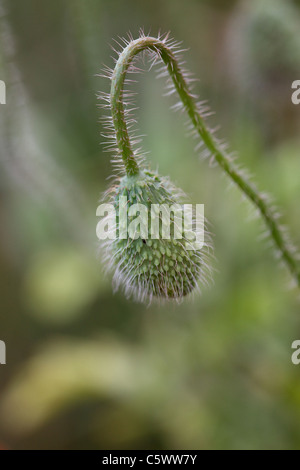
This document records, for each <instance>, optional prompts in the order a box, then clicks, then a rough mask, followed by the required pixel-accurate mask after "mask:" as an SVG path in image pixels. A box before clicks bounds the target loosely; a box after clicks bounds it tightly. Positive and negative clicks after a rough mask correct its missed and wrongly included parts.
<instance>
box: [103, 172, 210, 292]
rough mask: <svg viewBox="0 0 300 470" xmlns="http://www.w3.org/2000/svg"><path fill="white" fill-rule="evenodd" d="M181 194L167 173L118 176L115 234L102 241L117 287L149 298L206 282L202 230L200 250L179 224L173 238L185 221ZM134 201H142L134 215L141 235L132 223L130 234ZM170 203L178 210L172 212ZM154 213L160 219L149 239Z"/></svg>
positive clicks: (114, 195) (114, 199)
mask: <svg viewBox="0 0 300 470" xmlns="http://www.w3.org/2000/svg"><path fill="white" fill-rule="evenodd" d="M121 198H122V199H121ZM181 199H182V192H181V191H180V190H178V189H177V188H176V187H175V186H173V185H172V184H171V183H170V181H169V180H168V179H166V178H162V177H160V176H158V175H157V174H155V173H153V172H150V171H147V170H144V171H140V172H139V174H138V175H135V176H124V177H122V178H121V179H120V181H119V184H118V185H117V186H116V187H115V188H114V190H113V193H112V195H111V201H112V202H113V204H114V208H115V210H116V214H117V217H116V234H117V236H116V239H115V240H109V242H108V243H107V259H108V260H110V268H111V270H112V271H113V272H114V283H115V286H116V288H119V287H122V288H123V289H124V290H125V293H126V294H127V295H131V294H133V296H134V297H135V298H136V299H137V300H140V301H144V300H151V299H153V298H159V299H176V300H180V299H182V298H183V297H184V296H186V295H187V294H189V293H190V292H192V291H193V290H194V289H195V288H197V287H198V285H199V283H201V282H206V278H207V275H210V264H209V263H207V257H208V252H209V250H210V237H209V235H208V234H207V235H206V237H207V241H206V240H205V241H206V244H205V246H204V247H203V248H202V249H201V250H199V249H195V248H193V247H192V243H191V240H190V239H188V238H187V237H186V232H184V230H182V236H181V239H176V238H175V236H177V235H176V234H177V233H178V228H180V227H179V225H180V224H182V227H184V225H183V222H184V217H183V213H184V212H183V206H182V205H181ZM124 200H125V201H126V202H127V205H126V211H127V226H128V236H127V237H126V238H121V237H120V235H121V233H122V229H121V222H120V214H121V213H122V207H121V201H124ZM135 204H140V205H142V206H143V207H144V208H145V209H146V211H145V212H147V217H146V219H145V218H143V219H139V220H140V224H139V225H144V227H143V228H142V229H141V227H139V229H141V230H140V231H141V232H143V233H141V236H139V234H140V231H139V230H138V229H137V227H135V228H136V231H135V233H134V234H131V235H133V236H130V224H132V223H134V221H135V220H136V217H134V216H131V215H130V213H131V209H132V208H134V207H136V206H134V205H135ZM153 205H154V206H153ZM157 205H159V206H160V207H163V208H169V210H170V212H169V214H165V215H170V217H163V212H160V210H159V208H158V206H157ZM172 208H173V209H174V208H175V209H177V211H174V212H173V211H172ZM179 209H180V210H179ZM153 217H156V221H157V222H159V224H158V228H159V230H158V233H157V234H156V236H158V237H159V238H158V239H156V238H155V239H153ZM123 222H124V221H123V220H122V224H123ZM166 234H168V235H169V237H168V238H167V239H165V238H164V235H166ZM134 235H136V237H135V236H134Z"/></svg>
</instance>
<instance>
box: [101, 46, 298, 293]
mask: <svg viewBox="0 0 300 470" xmlns="http://www.w3.org/2000/svg"><path fill="white" fill-rule="evenodd" d="M144 50H148V51H153V52H155V53H157V54H158V56H159V57H160V58H161V59H162V61H163V62H164V64H165V65H166V67H167V70H168V72H169V74H170V76H171V78H172V81H173V83H174V86H175V89H176V91H177V92H178V95H179V97H180V100H181V102H182V105H183V106H184V108H185V110H186V112H187V113H188V115H189V117H190V119H191V121H192V124H193V126H194V128H195V130H196V131H197V133H198V134H199V136H200V137H201V139H202V140H203V142H204V144H205V145H206V147H207V148H208V150H209V151H210V153H211V156H212V157H213V158H214V159H215V161H216V162H217V163H218V164H219V166H220V167H221V168H222V169H223V170H224V171H225V173H227V175H228V176H229V177H230V179H231V180H232V181H233V182H234V183H236V185H237V186H238V187H239V188H240V190H241V191H242V193H243V194H244V195H246V196H247V197H248V198H249V199H250V200H251V201H252V203H253V204H254V206H255V207H256V208H257V209H258V210H259V213H260V215H261V217H262V218H263V219H264V221H265V223H266V226H267V228H268V230H269V233H270V236H271V238H272V240H273V242H274V244H275V247H276V248H277V249H278V250H279V252H280V255H281V256H280V257H281V259H282V260H283V261H284V262H285V263H286V265H287V266H288V268H289V270H290V272H291V274H292V276H293V278H294V279H295V280H296V282H297V284H298V286H299V287H300V266H299V262H298V259H297V256H296V251H295V250H294V248H293V247H292V246H291V245H290V243H289V241H288V240H287V237H286V234H285V231H284V230H283V228H282V227H281V225H280V224H279V222H278V215H277V213H276V211H275V210H274V209H273V208H272V206H271V204H270V202H269V201H268V199H267V198H266V197H265V195H264V194H262V193H260V192H259V191H258V189H257V188H256V186H255V185H254V184H253V183H251V182H249V181H248V179H247V178H246V177H245V176H244V174H243V173H242V172H241V171H240V170H238V169H237V167H236V165H235V164H234V163H233V161H232V159H231V157H230V156H229V155H227V154H226V152H225V151H224V150H223V148H222V145H221V144H220V143H219V142H218V140H217V139H216V138H215V137H214V135H213V133H212V132H211V131H210V129H209V128H208V127H207V125H206V123H205V120H204V118H203V117H202V113H201V110H200V109H199V106H198V104H197V102H196V100H195V98H194V97H193V95H192V94H191V92H190V89H189V85H188V83H187V80H186V78H185V76H184V72H183V71H182V69H181V67H180V65H179V62H178V60H177V58H176V56H175V53H174V52H173V50H172V48H171V47H169V46H168V45H167V43H166V41H164V40H161V39H159V38H153V37H140V38H139V39H136V40H132V41H130V42H129V44H128V45H127V47H125V48H124V50H123V51H122V52H121V53H120V55H119V58H118V61H117V63H116V66H115V69H114V72H113V75H112V82H111V95H110V105H111V112H112V119H113V124H114V127H115V131H116V140H117V144H118V148H119V151H120V153H121V156H122V159H123V162H124V165H125V169H126V173H127V174H128V175H129V176H131V175H137V174H138V173H139V166H138V163H137V161H136V159H135V156H134V152H133V149H132V145H131V142H130V137H129V134H128V129H127V123H126V118H125V109H124V103H123V91H124V82H125V78H126V72H127V71H128V68H129V67H130V65H131V63H132V61H133V59H134V57H135V56H136V55H137V54H138V53H140V52H142V51H144Z"/></svg>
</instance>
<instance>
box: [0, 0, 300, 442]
mask: <svg viewBox="0 0 300 470" xmlns="http://www.w3.org/2000/svg"><path fill="white" fill-rule="evenodd" d="M299 26H300V2H299V1H298V2H296V1H292V0H289V1H287V0H282V1H281V0H280V1H279V0H259V1H257V0H255V1H251V2H249V1H245V2H243V1H242V2H240V1H230V0H227V1H224V0H206V1H205V0H185V1H184V2H183V1H179V0H163V1H161V0H152V1H151V2H141V1H138V0H127V1H126V2H125V1H123V2H122V1H120V0H53V1H52V2H45V1H40V0H14V1H13V2H11V1H9V2H8V1H5V0H1V1H0V34H1V36H0V40H1V50H0V67H1V68H0V79H1V80H5V82H6V84H7V104H6V105H5V106H4V105H0V113H1V114H0V138H1V145H0V166H1V172H0V277H1V284H0V299H1V305H0V339H1V340H3V341H5V342H6V347H7V365H5V366H0V447H4V448H11V449H95V448H97V449H116V448H120V449H193V448H194V449H299V448H300V366H298V368H297V366H294V365H293V364H292V362H291V354H292V350H291V344H292V342H293V341H294V340H295V339H300V315H299V313H300V312H299V291H297V290H296V289H293V288H292V286H291V280H290V276H289V274H288V273H287V271H286V270H285V268H283V269H280V268H279V269H278V266H277V261H276V260H275V259H274V256H273V255H274V253H273V251H272V249H271V248H270V247H269V246H268V243H266V242H265V241H263V240H262V237H261V235H262V233H263V227H262V225H261V223H260V222H259V221H258V220H257V219H255V217H253V215H254V214H253V210H252V209H251V208H250V205H249V204H248V203H247V201H244V200H243V198H242V197H241V195H240V193H239V192H238V190H237V189H235V188H232V189H229V190H228V188H229V186H230V185H229V183H228V180H227V179H226V178H225V177H224V176H223V175H222V173H221V171H220V170H219V169H218V168H211V167H210V165H209V162H207V161H203V160H201V159H200V158H199V156H198V154H197V152H195V150H194V146H195V142H194V141H193V140H191V139H190V138H189V137H188V135H187V134H188V132H187V128H186V126H185V121H186V118H185V116H183V115H180V114H174V113H172V112H171V110H170V105H171V104H173V102H172V100H170V99H169V98H163V99H162V94H163V93H164V91H165V88H164V82H163V81H162V80H158V79H156V76H155V71H154V70H152V71H151V72H149V73H145V74H141V75H139V76H138V83H137V84H135V85H134V89H135V91H137V92H138V96H137V105H138V106H139V110H138V111H136V119H137V122H138V127H139V129H140V130H141V133H142V134H146V137H145V138H144V143H143V145H144V149H145V150H146V151H149V152H150V154H149V156H148V158H149V162H151V165H152V168H154V169H155V168H157V167H158V168H159V171H160V174H162V175H169V176H170V177H171V179H172V181H173V182H174V183H175V184H177V185H178V186H179V187H181V188H182V189H183V190H184V191H185V192H187V193H188V194H189V196H190V198H191V200H192V202H194V203H204V204H205V211H206V217H207V218H208V219H209V221H210V222H211V224H212V228H211V229H212V231H213V233H214V243H215V251H216V258H217V263H216V269H217V271H216V273H215V283H214V286H212V287H211V288H210V289H207V290H204V291H203V293H202V295H201V296H199V295H196V296H195V297H194V298H192V299H187V300H185V301H184V302H183V303H182V304H181V305H173V304H170V305H168V304H165V305H156V304H153V305H151V306H149V307H147V306H144V305H141V304H137V303H134V302H132V301H130V300H127V299H126V298H125V297H124V296H123V295H122V294H121V293H117V294H113V292H112V287H111V279H110V277H108V276H107V275H104V274H103V266H101V261H100V260H99V259H98V255H97V252H98V242H97V238H96V233H95V229H96V224H97V218H96V215H95V214H96V207H97V205H98V201H99V198H100V195H101V193H102V192H103V191H104V190H105V189H107V187H108V184H109V182H108V181H107V178H108V177H109V176H110V175H111V173H112V167H111V163H110V155H109V154H108V153H105V152H103V146H102V145H101V143H102V142H103V140H104V139H103V137H101V131H102V132H103V129H102V127H101V124H100V122H99V121H100V118H101V116H102V114H103V110H102V109H100V108H99V107H98V101H97V96H96V95H97V92H98V91H109V82H108V81H107V80H105V79H103V78H101V77H99V76H97V74H99V73H101V68H102V66H103V65H104V64H105V65H108V66H110V67H111V66H113V59H112V55H113V56H114V54H113V52H112V50H111V48H110V44H114V43H113V39H114V38H116V39H117V38H118V36H125V35H126V34H127V33H128V32H129V31H130V32H131V33H132V35H133V36H134V37H136V36H137V35H138V31H139V29H140V28H141V27H142V28H144V30H145V32H148V31H150V32H151V33H152V34H153V35H155V34H157V33H158V31H161V32H166V31H169V30H170V31H171V34H172V36H173V37H174V38H176V40H178V41H183V47H184V48H185V47H186V48H189V49H188V51H186V52H185V53H184V58H185V60H186V62H187V68H189V69H190V70H191V71H192V72H193V73H194V75H195V76H196V77H197V78H200V81H199V82H197V83H196V85H195V91H196V92H197V93H198V94H199V96H200V97H201V99H203V100H208V102H209V104H210V106H211V107H212V109H213V110H214V111H215V112H216V115H214V116H212V117H211V119H210V123H211V126H212V127H215V126H217V125H220V126H221V130H220V132H219V135H220V136H221V137H224V138H225V139H226V141H228V142H229V143H230V148H231V149H232V150H234V151H236V152H237V153H238V154H239V157H240V161H241V162H242V163H243V164H244V165H245V166H246V167H248V168H249V169H250V170H251V172H252V173H253V174H255V179H256V181H257V183H258V185H259V187H260V188H261V189H262V190H265V191H267V192H270V193H271V194H273V195H274V196H275V199H276V201H277V202H278V204H279V206H280V207H281V208H282V213H283V221H284V222H285V223H286V224H287V225H289V227H290V229H291V233H292V236H293V238H294V239H295V241H296V242H297V243H298V245H299V244H300V236H299V234H300V217H299V196H300V179H299V175H300V155H299V143H300V139H299V129H300V107H297V106H294V105H292V103H291V93H292V91H291V83H292V82H293V81H294V80H297V79H300V34H299V31H300V28H299ZM145 69H147V65H145Z"/></svg>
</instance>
